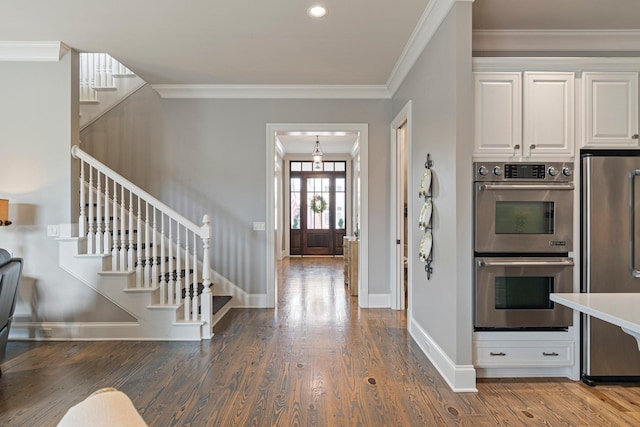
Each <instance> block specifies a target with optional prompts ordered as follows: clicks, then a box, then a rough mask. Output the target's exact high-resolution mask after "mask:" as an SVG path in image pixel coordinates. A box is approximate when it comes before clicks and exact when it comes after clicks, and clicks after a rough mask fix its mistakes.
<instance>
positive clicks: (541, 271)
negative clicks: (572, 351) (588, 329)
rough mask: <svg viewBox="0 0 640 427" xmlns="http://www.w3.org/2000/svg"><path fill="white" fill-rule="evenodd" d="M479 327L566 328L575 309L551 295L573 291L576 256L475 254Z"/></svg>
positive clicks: (570, 323) (476, 317)
mask: <svg viewBox="0 0 640 427" xmlns="http://www.w3.org/2000/svg"><path fill="white" fill-rule="evenodd" d="M475 261H476V278H475V279H476V280H475V325H474V326H475V327H476V328H501V329H509V328H514V329H516V328H518V329H520V328H532V329H533V328H566V327H569V326H571V325H572V324H573V314H572V310H571V309H569V308H567V307H564V306H562V305H560V304H554V302H553V301H551V299H550V294H551V293H553V292H572V291H573V259H572V258H565V257H540V258H533V257H532V258H521V257H513V258H507V257H501V258H476V259H475Z"/></svg>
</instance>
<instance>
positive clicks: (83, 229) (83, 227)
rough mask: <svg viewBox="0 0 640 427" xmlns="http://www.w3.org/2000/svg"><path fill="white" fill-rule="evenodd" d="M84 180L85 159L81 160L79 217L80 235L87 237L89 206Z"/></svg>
mask: <svg viewBox="0 0 640 427" xmlns="http://www.w3.org/2000/svg"><path fill="white" fill-rule="evenodd" d="M84 185H85V182H84V161H83V160H81V161H80V217H79V218H78V235H79V236H80V237H83V238H84V237H87V206H86V197H85V195H86V189H85V186H84Z"/></svg>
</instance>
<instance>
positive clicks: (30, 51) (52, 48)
mask: <svg viewBox="0 0 640 427" xmlns="http://www.w3.org/2000/svg"><path fill="white" fill-rule="evenodd" d="M68 51H69V47H68V46H67V45H65V44H64V43H62V42H55V41H52V42H4V41H0V61H13V62H58V61H60V59H62V57H63V56H64V55H65V54H66V53H67V52H68Z"/></svg>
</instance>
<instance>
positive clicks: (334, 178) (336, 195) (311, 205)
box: [289, 161, 348, 255]
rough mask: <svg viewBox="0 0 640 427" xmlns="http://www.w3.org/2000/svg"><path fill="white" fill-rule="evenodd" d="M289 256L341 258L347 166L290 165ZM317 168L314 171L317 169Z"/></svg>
mask: <svg viewBox="0 0 640 427" xmlns="http://www.w3.org/2000/svg"><path fill="white" fill-rule="evenodd" d="M289 165H290V171H291V172H290V179H289V200H290V202H291V203H290V207H289V217H290V218H291V223H290V225H289V236H290V238H289V252H290V254H291V255H342V254H343V253H344V252H343V244H342V242H343V237H344V236H345V235H346V226H347V197H348V194H347V173H346V170H347V169H346V168H347V162H346V161H324V162H321V163H319V164H317V165H316V164H314V163H313V162H312V161H290V162H289ZM314 166H315V167H314Z"/></svg>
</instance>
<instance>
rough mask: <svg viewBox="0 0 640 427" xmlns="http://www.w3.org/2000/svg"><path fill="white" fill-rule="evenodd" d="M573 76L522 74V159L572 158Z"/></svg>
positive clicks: (556, 73) (555, 73)
mask: <svg viewBox="0 0 640 427" xmlns="http://www.w3.org/2000/svg"><path fill="white" fill-rule="evenodd" d="M574 82H575V73H573V72H562V73H560V72H553V73H548V72H525V73H524V109H523V119H524V122H523V136H522V142H523V148H522V149H523V153H522V155H523V157H533V156H537V155H559V156H573V146H574V141H575V139H574V127H575V117H574V116H575V114H574V111H575V95H574V86H575V83H574Z"/></svg>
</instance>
